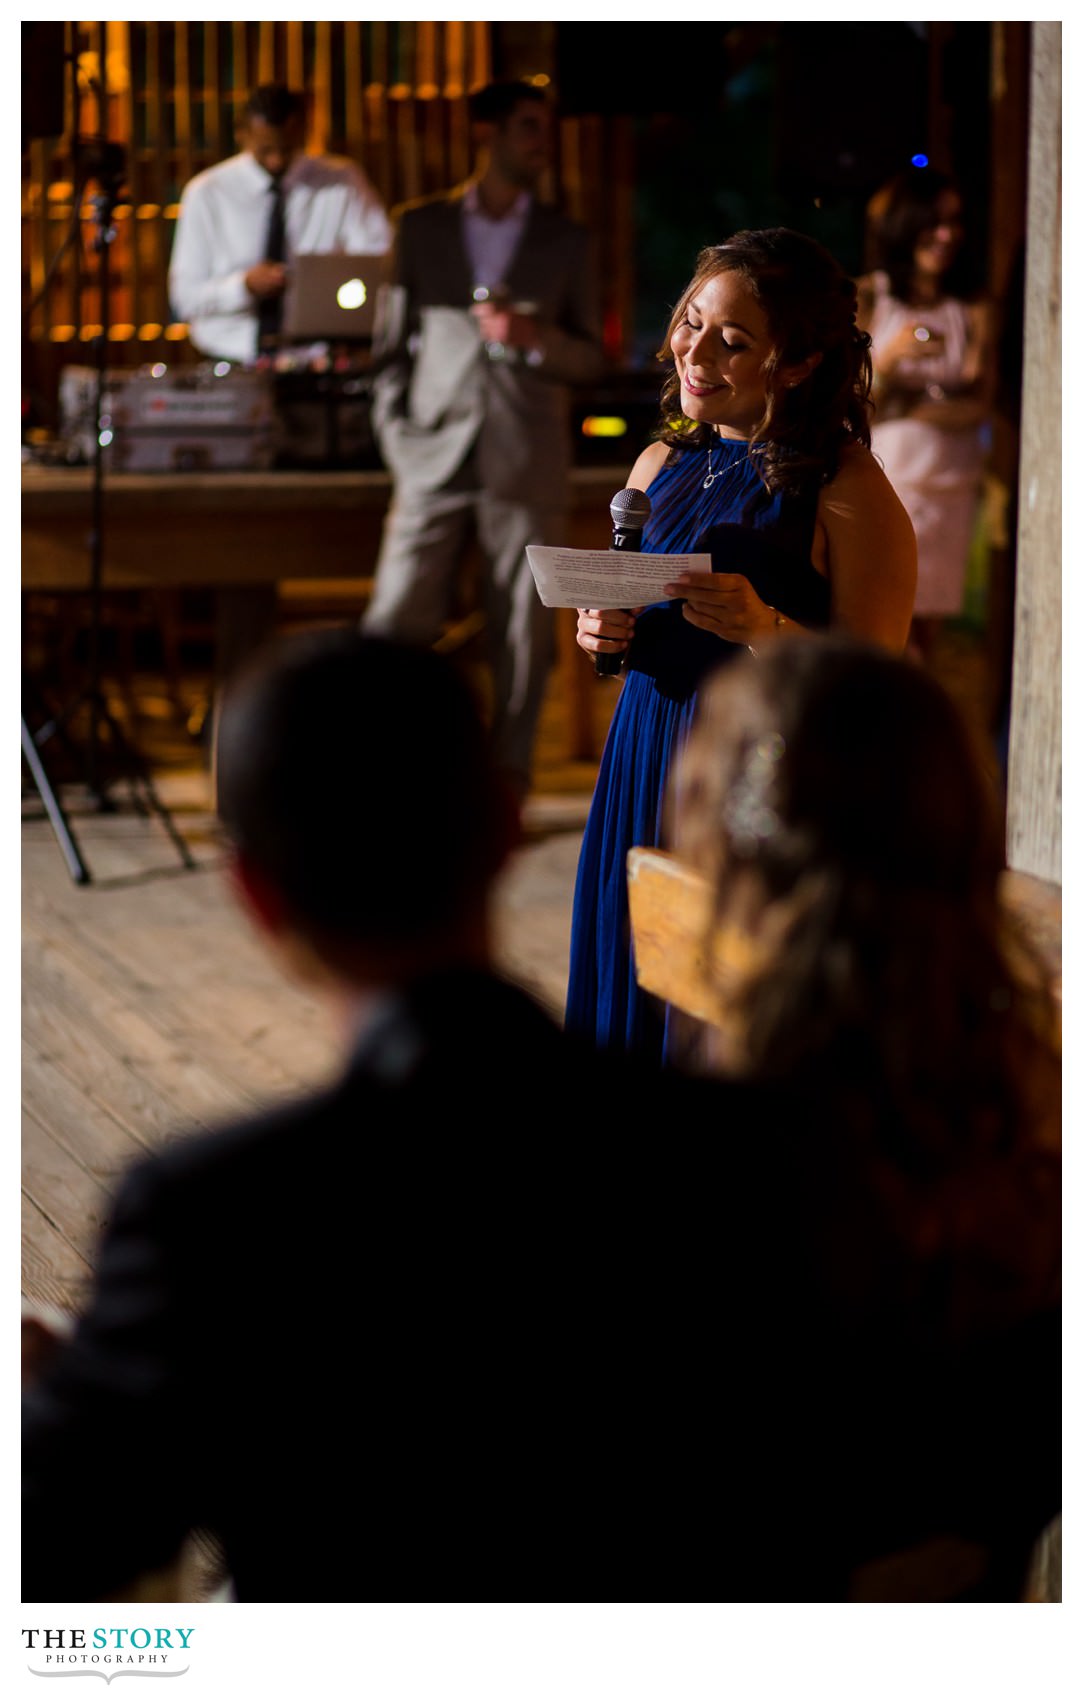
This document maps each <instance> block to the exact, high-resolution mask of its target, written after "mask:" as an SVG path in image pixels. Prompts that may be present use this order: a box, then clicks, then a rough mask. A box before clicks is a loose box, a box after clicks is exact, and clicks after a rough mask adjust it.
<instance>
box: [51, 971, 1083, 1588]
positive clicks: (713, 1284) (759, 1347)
mask: <svg viewBox="0 0 1083 1700" xmlns="http://www.w3.org/2000/svg"><path fill="white" fill-rule="evenodd" d="M831 1131H832V1129H831V1123H830V1121H829V1120H828V1119H826V1118H825V1121H824V1124H823V1125H822V1126H821V1125H817V1123H816V1121H815V1119H814V1106H812V1105H810V1104H800V1103H795V1102H793V1101H790V1100H789V1099H786V1098H782V1099H776V1098H775V1097H773V1096H772V1095H771V1094H770V1093H767V1092H765V1091H763V1090H762V1089H760V1090H755V1091H753V1090H750V1089H744V1088H740V1087H737V1086H727V1085H722V1084H719V1083H700V1082H696V1081H681V1080H679V1079H676V1078H670V1079H668V1080H664V1079H661V1078H659V1077H657V1076H656V1075H654V1074H648V1073H640V1072H639V1071H637V1070H636V1069H635V1068H634V1067H633V1066H632V1065H631V1064H630V1063H627V1062H626V1061H622V1062H621V1063H619V1064H618V1063H616V1062H613V1063H612V1064H611V1063H610V1062H609V1061H607V1060H606V1059H605V1058H599V1057H597V1056H595V1055H593V1054H592V1053H589V1052H587V1051H585V1050H582V1049H580V1048H578V1047H577V1046H576V1044H575V1042H574V1041H573V1040H571V1039H570V1038H569V1037H566V1036H565V1035H563V1034H561V1033H560V1032H559V1031H558V1030H557V1029H556V1028H555V1027H554V1026H553V1025H552V1023H551V1022H550V1021H549V1020H548V1019H547V1017H545V1016H544V1015H543V1014H541V1012H540V1011H539V1010H538V1009H537V1008H536V1007H535V1006H534V1005H533V1004H532V1003H531V1002H530V1000H529V999H527V998H526V997H524V996H523V994H521V993H520V992H518V991H516V990H514V989H513V988H511V987H509V986H507V985H505V984H503V983H502V982H500V981H498V980H495V979H491V978H489V977H487V976H485V975H478V974H472V973H458V974H451V975H446V976H440V977H438V978H436V979H433V980H430V981H428V982H426V983H425V984H423V985H418V986H415V987H413V988H412V989H411V990H410V991H409V992H407V993H404V994H402V995H401V996H400V997H398V998H396V999H394V1000H393V1001H392V1002H391V1003H390V1004H389V1005H388V1007H387V1008H386V1009H385V1010H384V1012H383V1015H382V1018H381V1019H380V1021H379V1022H378V1023H377V1024H375V1025H374V1026H373V1027H372V1028H371V1029H370V1030H369V1031H368V1032H367V1033H366V1035H365V1036H364V1037H363V1039H362V1041H361V1043H360V1045H359V1047H358V1049H357V1051H356V1054H355V1055H354V1057H353V1059H352V1061H351V1063H350V1066H349V1067H348V1069H347V1070H346V1072H345V1074H344V1075H343V1077H342V1078H341V1079H340V1080H339V1081H337V1082H336V1083H335V1084H334V1085H332V1086H330V1087H329V1088H328V1089H327V1090H326V1091H323V1092H319V1093H317V1094H315V1095H313V1096H311V1097H308V1098H306V1099H303V1100H302V1101H300V1102H298V1103H295V1104H291V1105H287V1106H285V1107H283V1108H279V1109H276V1110H273V1111H271V1112H269V1113H267V1114H265V1115H261V1116H257V1117H254V1118H253V1119H252V1120H250V1121H247V1122H244V1123H241V1124H239V1125H235V1126H232V1127H227V1128H225V1129H223V1130H222V1131H220V1132H218V1133H216V1134H213V1135H210V1136H204V1137H200V1138H195V1139H190V1140H185V1141H181V1142H177V1143H174V1144H172V1145H170V1146H168V1147H166V1148H165V1149H164V1150H162V1151H160V1152H159V1153H157V1154H156V1155H154V1156H153V1157H151V1158H150V1159H149V1160H146V1161H144V1162H142V1163H141V1164H140V1165H139V1166H138V1167H137V1168H136V1169H135V1170H134V1171H133V1172H132V1173H131V1174H130V1176H129V1177H128V1179H127V1181H126V1183H125V1184H124V1186H123V1188H122V1190H121V1192H120V1194H119V1196H118V1198H117V1202H116V1206H115V1210H114V1215H113V1220H112V1224H111V1227H110V1230H109V1232H108V1234H107V1236H106V1239H105V1242H104V1245H103V1248H102V1252H101V1257H100V1263H99V1269H98V1273H97V1279H96V1285H95V1290H94V1295H93V1298H92V1302H91V1304H90V1306H89V1309H88V1311H87V1313H86V1315H85V1316H84V1318H83V1319H82V1321H81V1323H80V1325H79V1328H78V1330H77V1333H76V1336H75V1339H74V1341H73V1342H72V1343H71V1344H70V1345H69V1346H68V1347H67V1348H65V1349H64V1350H63V1351H62V1353H61V1354H60V1356H59V1358H58V1360H57V1361H56V1363H55V1364H54V1365H53V1367H52V1368H51V1369H50V1371H49V1372H48V1373H47V1374H46V1376H45V1377H44V1379H43V1381H42V1382H41V1384H40V1385H39V1386H38V1387H37V1388H36V1389H35V1391H34V1392H33V1393H32V1394H31V1395H30V1396H29V1397H28V1399H27V1401H26V1416H25V1431H24V1432H25V1439H24V1482H25V1489H24V1508H23V1542H24V1547H23V1565H24V1568H23V1597H24V1599H26V1600H35V1601H45V1600H49V1601H52V1600H59V1601H80V1600H90V1599H100V1598H101V1597H103V1596H104V1595H108V1594H110V1593H115V1592H118V1591H119V1590H120V1589H121V1588H122V1587H123V1586H124V1584H125V1583H126V1582H127V1581H128V1580H129V1579H130V1578H131V1577H132V1576H133V1575H135V1574H136V1573H138V1572H140V1571H142V1570H144V1569H148V1568H156V1567H158V1566H160V1565H162V1564H164V1563H166V1562H167V1561H168V1560H169V1559H170V1558H171V1557H172V1556H173V1554H174V1553H175V1551H176V1548H177V1546H178V1544H179V1542H180V1540H181V1538H182V1537H183V1535H184V1533H185V1531H186V1530H187V1529H188V1528H190V1527H192V1526H206V1527H210V1528H213V1529H214V1530H216V1531H217V1532H218V1534H219V1535H220V1537H221V1539H222V1541H223V1542H224V1545H225V1549H226V1555H227V1558H228V1562H229V1566H230V1570H231V1573H232V1576H233V1578H234V1582H235V1585H236V1589H237V1593H238V1596H239V1598H240V1599H242V1600H282V1601H298V1602H300V1601H309V1600H315V1601H320V1600H323V1601H329V1602H336V1601H339V1602H343V1601H361V1600H370V1601H377V1600H392V1599H410V1600H416V1601H425V1600H437V1599H447V1598H458V1599H474V1600H484V1599H489V1600H499V1599H512V1600H515V1599H520V1600H521V1599H537V1600H545V1599H565V1600H567V1599H572V1600H591V1599H599V1598H603V1599H606V1598H611V1599H625V1600H627V1599H637V1598H647V1599H653V1600H658V1601H661V1600H679V1601H691V1600H731V1599H732V1600H757V1599H764V1600H820V1599H825V1600H826V1599H838V1598H842V1597H845V1594H846V1591H847V1587H848V1585H849V1583H848V1578H849V1576H850V1573H851V1571H852V1570H853V1568H854V1566H855V1564H856V1563H858V1562H860V1561H861V1560H863V1559H867V1558H869V1557H875V1556H876V1555H877V1554H879V1553H888V1552H893V1551H896V1550H898V1549H899V1548H902V1547H909V1546H913V1545H915V1544H916V1543H920V1542H921V1541H922V1540H924V1539H926V1538H928V1537H929V1536H930V1535H937V1534H939V1533H940V1532H941V1531H943V1532H944V1533H946V1534H948V1535H950V1536H956V1537H961V1538H962V1539H963V1540H964V1541H966V1542H967V1543H970V1544H973V1543H975V1542H976V1543H978V1544H979V1546H982V1547H983V1550H984V1549H985V1548H986V1547H987V1548H988V1549H989V1551H990V1552H991V1553H992V1554H993V1557H992V1560H987V1562H986V1563H985V1566H984V1569H981V1570H980V1571H979V1574H978V1581H977V1583H976V1584H973V1585H975V1586H977V1587H978V1588H979V1589H985V1590H986V1592H985V1593H981V1592H979V1593H978V1595H977V1596H976V1597H991V1598H1003V1599H1010V1598H1012V1597H1013V1594H1017V1593H1018V1589H1019V1586H1020V1584H1021V1564H1022V1562H1023V1561H1024V1560H1025V1556H1026V1552H1027V1548H1028V1543H1029V1541H1030V1540H1031V1539H1032V1538H1033V1536H1034V1535H1035V1534H1036V1533H1037V1532H1038V1530H1039V1529H1040V1528H1041V1526H1042V1524H1043V1523H1044V1522H1045V1521H1046V1520H1047V1518H1048V1517H1049V1516H1051V1515H1052V1514H1053V1512H1055V1511H1056V1510H1057V1509H1058V1503H1059V1502H1058V1493H1059V1483H1058V1468H1057V1466H1058V1451H1059V1448H1058V1442H1057V1432H1056V1425H1057V1413H1058V1409H1059V1382H1058V1363H1059V1323H1058V1320H1057V1319H1056V1317H1055V1316H1049V1317H1042V1318H1039V1319H1037V1322H1036V1324H1034V1323H1031V1324H1028V1325H1027V1326H1025V1327H1023V1328H1022V1329H1014V1328H1013V1329H1009V1330H1005V1331H1003V1332H995V1331H994V1333H993V1334H992V1335H991V1337H990V1338H988V1339H986V1340H982V1341H978V1342H977V1343H976V1346H975V1348H974V1349H973V1350H971V1349H968V1350H967V1351H965V1352H963V1351H957V1350H955V1349H954V1348H945V1347H944V1346H943V1345H941V1344H939V1343H937V1342H936V1341H935V1340H926V1339H923V1338H921V1337H920V1335H915V1334H914V1331H913V1329H909V1330H908V1329H907V1328H906V1327H900V1326H898V1325H897V1319H896V1318H894V1317H893V1316H892V1314H891V1311H890V1309H888V1308H887V1307H885V1306H883V1305H876V1304H873V1305H871V1306H870V1307H869V1311H868V1314H862V1312H861V1307H860V1305H858V1306H857V1307H856V1308H855V1307H854V1306H853V1305H851V1304H849V1303H848V1302H846V1303H840V1302H839V1301H838V1297H837V1293H833V1292H832V1290H831V1286H832V1280H833V1279H834V1278H835V1277H836V1276H837V1273H838V1271H837V1268H834V1267H833V1260H834V1263H835V1264H837V1263H838V1261H839V1258H840V1255H841V1254H840V1244H841V1243H842V1242H845V1241H851V1242H853V1245H852V1246H851V1247H850V1250H851V1252H852V1253H853V1254H855V1255H856V1254H859V1259H860V1267H859V1268H858V1270H857V1271H856V1274H855V1272H854V1271H852V1270H851V1271H850V1272H849V1277H850V1280H851V1281H853V1280H855V1279H856V1281H857V1284H858V1287H859V1289H860V1287H861V1283H862V1282H863V1281H864V1280H865V1279H868V1280H869V1281H870V1282H871V1279H872V1266H873V1264H874V1263H875V1261H876V1258H877V1256H878V1255H879V1253H878V1243H879V1235H878V1231H877V1227H876V1224H875V1223H871V1224H866V1221H865V1217H864V1216H862V1215H861V1214H860V1212H861V1209H862V1205H861V1200H860V1199H859V1200H858V1201H857V1206H856V1208H855V1209H854V1210H850V1208H849V1206H847V1207H846V1210H845V1211H843V1213H842V1217H843V1222H842V1227H841V1229H840V1231H839V1232H838V1233H836V1232H835V1229H834V1228H833V1227H831V1226H828V1227H825V1224H830V1223H831V1222H832V1221H835V1222H837V1221H838V1220H839V1214H840V1213H839V1211H838V1209H837V1207H836V1206H835V1204H834V1201H835V1200H836V1199H837V1198H838V1197H840V1196H843V1195H845V1194H846V1192H847V1176H846V1173H845V1167H844V1163H845V1152H844V1151H840V1152H837V1153H836V1160H835V1161H833V1162H831V1161H828V1162H826V1163H825V1160H824V1153H825V1151H826V1150H827V1142H828V1141H829V1140H830V1138H831ZM832 1213H833V1214H832ZM855 1215H856V1216H858V1217H859V1229H860V1231H858V1230H855V1228H854V1227H853V1218H854V1216H855ZM847 1218H848V1221H849V1225H848V1221H847ZM862 1233H864V1235H865V1242H866V1243H862ZM554 1555H555V1556H554ZM972 1581H973V1579H972V1578H970V1579H969V1580H968V1581H967V1585H968V1586H969V1585H971V1583H972Z"/></svg>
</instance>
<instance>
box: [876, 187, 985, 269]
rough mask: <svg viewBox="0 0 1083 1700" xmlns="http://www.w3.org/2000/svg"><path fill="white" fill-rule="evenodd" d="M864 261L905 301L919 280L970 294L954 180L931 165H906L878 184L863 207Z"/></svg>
mask: <svg viewBox="0 0 1083 1700" xmlns="http://www.w3.org/2000/svg"><path fill="white" fill-rule="evenodd" d="M866 232H867V245H868V265H869V270H870V271H883V272H886V273H887V277H888V284H889V287H890V290H891V293H892V295H894V296H895V297H896V299H897V300H899V301H910V300H912V299H914V297H915V289H917V288H920V287H921V286H922V285H924V289H925V295H926V296H927V295H928V292H929V290H930V289H932V290H935V291H936V293H937V294H941V295H955V296H964V297H965V296H969V295H971V294H972V293H973V280H972V278H971V277H970V276H969V270H968V259H967V256H966V254H965V251H964V241H963V238H964V231H963V200H962V196H961V195H960V193H959V189H958V186H957V185H956V183H955V182H954V180H953V179H952V178H951V177H949V176H947V174H946V173H945V172H943V171H934V170H933V168H932V167H931V166H924V167H921V168H919V167H918V166H914V165H911V166H907V168H906V170H905V171H900V172H899V174H898V175H897V176H896V177H893V178H892V179H891V180H890V182H888V183H885V184H884V186H883V187H882V188H881V189H878V190H877V192H876V194H875V195H874V196H873V198H872V200H871V201H870V202H869V205H868V208H867V209H866Z"/></svg>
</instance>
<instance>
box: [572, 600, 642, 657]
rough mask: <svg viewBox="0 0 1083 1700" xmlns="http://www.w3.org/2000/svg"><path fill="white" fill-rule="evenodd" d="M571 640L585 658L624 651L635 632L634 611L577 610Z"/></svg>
mask: <svg viewBox="0 0 1083 1700" xmlns="http://www.w3.org/2000/svg"><path fill="white" fill-rule="evenodd" d="M577 612H578V614H579V623H578V626H577V627H576V633H575V641H576V643H577V644H578V645H579V647H580V649H585V650H586V652H587V654H588V655H618V654H620V653H621V651H623V650H625V649H627V648H628V645H629V644H630V643H631V641H632V634H633V633H634V631H635V629H636V615H637V614H641V613H642V612H643V610H642V608H635V609H633V610H632V611H631V612H629V611H628V609H627V608H580V609H578V610H577Z"/></svg>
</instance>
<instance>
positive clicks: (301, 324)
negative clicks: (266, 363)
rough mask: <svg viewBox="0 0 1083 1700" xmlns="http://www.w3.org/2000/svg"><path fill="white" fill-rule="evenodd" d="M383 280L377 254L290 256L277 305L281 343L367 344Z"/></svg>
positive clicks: (382, 272)
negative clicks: (364, 342)
mask: <svg viewBox="0 0 1083 1700" xmlns="http://www.w3.org/2000/svg"><path fill="white" fill-rule="evenodd" d="M383 275H384V256H383V255H382V254H295V255H294V256H293V258H292V259H291V260H290V261H289V282H288V283H287V285H286V294H285V299H284V301H283V304H282V336H283V338H284V340H286V341H291V342H298V341H309V342H311V341H316V340H319V341H323V340H326V341H328V342H343V341H351V342H355V341H367V340H369V339H370V338H371V337H372V324H373V315H374V313H375V310H376V291H377V290H378V288H379V286H380V283H381V282H382V280H383Z"/></svg>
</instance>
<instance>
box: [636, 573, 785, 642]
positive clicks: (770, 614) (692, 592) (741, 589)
mask: <svg viewBox="0 0 1083 1700" xmlns="http://www.w3.org/2000/svg"><path fill="white" fill-rule="evenodd" d="M662 588H663V593H664V594H665V595H666V596H676V597H681V598H683V599H684V610H683V612H684V617H685V619H686V620H687V621H688V622H689V624H690V625H693V626H699V627H700V628H701V630H703V631H705V632H714V634H715V636H716V637H720V638H725V639H726V640H727V641H728V642H729V643H745V644H749V643H755V642H756V641H757V640H758V639H763V638H766V637H767V636H768V635H769V634H772V633H774V631H775V629H776V620H775V612H774V609H773V608H769V607H768V606H767V604H766V602H763V601H761V599H760V598H759V597H758V596H757V595H756V592H755V591H754V590H753V588H752V586H751V585H750V584H749V582H748V580H747V579H746V578H745V577H744V576H743V574H741V573H691V572H688V573H682V574H681V575H680V577H679V578H676V579H674V580H673V582H672V583H671V584H667V585H663V587H662Z"/></svg>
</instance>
